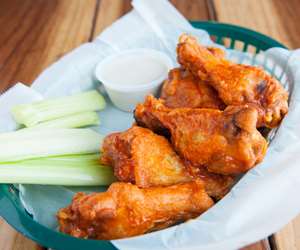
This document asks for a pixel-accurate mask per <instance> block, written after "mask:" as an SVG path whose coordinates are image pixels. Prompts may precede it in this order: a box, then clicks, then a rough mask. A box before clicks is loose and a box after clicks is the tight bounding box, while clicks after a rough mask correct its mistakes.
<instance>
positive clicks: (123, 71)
mask: <svg viewBox="0 0 300 250" xmlns="http://www.w3.org/2000/svg"><path fill="white" fill-rule="evenodd" d="M172 67H173V63H172V60H171V59H170V58H169V57H168V56H167V55H166V54H165V53H163V52H160V51H158V50H153V49H133V50H126V51H122V52H118V53H116V54H113V55H112V56H109V57H106V58H105V59H104V60H102V61H101V62H99V63H98V65H97V67H96V70H95V75H96V78H97V79H98V80H99V81H100V82H101V83H102V84H103V86H104V88H105V90H106V92H107V94H108V96H109V98H110V99H111V101H112V102H113V104H114V105H115V106H116V107H117V108H119V109H121V110H123V111H128V112H131V111H133V110H134V108H135V106H136V104H137V103H140V102H143V101H144V98H145V96H146V95H147V94H153V95H156V94H157V92H158V90H159V88H160V85H161V84H162V82H163V81H164V80H165V79H166V78H167V76H168V72H169V70H170V69H171V68H172Z"/></svg>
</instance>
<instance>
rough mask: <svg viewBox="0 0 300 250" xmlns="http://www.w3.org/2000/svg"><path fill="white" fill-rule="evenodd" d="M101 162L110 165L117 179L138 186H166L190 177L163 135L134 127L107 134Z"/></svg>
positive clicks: (185, 180) (184, 180)
mask: <svg viewBox="0 0 300 250" xmlns="http://www.w3.org/2000/svg"><path fill="white" fill-rule="evenodd" d="M101 162H102V163H103V164H106V165H110V166H113V168H114V174H115V176H116V177H117V179H118V180H119V181H123V182H132V183H135V184H136V185H137V186H139V187H151V186H168V185H172V184H176V183H180V182H187V181H190V180H191V179H192V178H191V176H190V175H189V173H188V171H187V169H186V168H185V166H184V164H183V162H182V160H181V159H180V158H179V156H178V155H177V154H176V153H175V152H174V150H173V149H172V147H171V144H170V143H169V141H168V140H167V139H166V138H164V137H163V136H160V135H156V134H154V133H153V132H152V131H151V130H149V129H146V128H141V127H138V126H133V127H132V128H130V129H128V130H127V131H125V132H121V133H114V134H111V135H109V136H107V137H106V138H105V140H104V143H103V146H102V156H101Z"/></svg>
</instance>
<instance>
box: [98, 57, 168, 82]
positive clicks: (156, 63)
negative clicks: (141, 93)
mask: <svg viewBox="0 0 300 250" xmlns="http://www.w3.org/2000/svg"><path fill="white" fill-rule="evenodd" d="M167 71H168V68H167V65H165V63H164V62H162V61H161V60H159V59H158V58H154V57H153V56H151V55H147V54H127V55H123V56H120V57H119V58H116V59H115V60H114V61H112V62H111V63H108V64H106V65H103V67H102V69H101V72H102V77H103V79H105V80H106V81H109V82H110V83H111V84H114V85H125V86H127V87H130V86H136V85H144V84H147V83H150V82H152V81H155V80H156V79H158V78H160V77H161V76H162V75H164V74H165V73H166V72H167Z"/></svg>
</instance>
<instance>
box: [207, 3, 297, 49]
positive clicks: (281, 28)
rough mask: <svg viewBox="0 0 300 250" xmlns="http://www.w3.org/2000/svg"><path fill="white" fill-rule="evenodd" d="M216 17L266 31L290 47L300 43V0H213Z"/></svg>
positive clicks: (222, 20)
mask: <svg viewBox="0 0 300 250" xmlns="http://www.w3.org/2000/svg"><path fill="white" fill-rule="evenodd" d="M212 1H213V3H214V5H215V9H216V16H217V20H218V21H221V22H227V23H232V24H237V25H241V26H245V27H248V28H251V29H254V30H257V31H260V32H262V33H264V34H267V35H269V36H271V37H273V38H275V39H277V40H279V41H280V42H282V43H284V44H285V45H287V46H288V47H290V48H297V47H299V46H300V26H299V25H298V23H299V15H300V4H299V0H286V1H282V0H264V1H261V0H243V1H240V0H212Z"/></svg>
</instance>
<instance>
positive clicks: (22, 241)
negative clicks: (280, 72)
mask: <svg viewBox="0 0 300 250" xmlns="http://www.w3.org/2000/svg"><path fill="white" fill-rule="evenodd" d="M172 2H173V3H174V4H175V6H176V7H177V8H178V9H179V10H180V11H181V13H182V14H183V15H184V16H185V17H186V18H188V19H191V20H217V21H220V22H227V23H233V24H238V25H241V26H245V27H249V28H252V29H254V30H257V31H260V32H262V33H265V34H267V35H269V36H271V37H274V38H275V39H277V40H279V41H280V42H282V43H284V44H285V45H287V46H288V47H290V48H296V47H300V25H299V16H300V3H299V0H285V1H282V0H187V1H184V0H172ZM130 9H131V6H130V1H129V0H124V1H123V0H72V1H71V0H48V1H46V0H1V1H0V31H1V34H0V93H1V91H3V90H5V89H7V88H9V87H10V86H12V85H13V84H14V83H16V82H17V81H21V82H23V83H27V84H28V85H30V84H31V83H32V82H33V80H34V79H35V78H36V77H37V76H38V74H39V73H40V72H41V71H43V70H44V69H45V68H46V67H47V66H49V65H50V64H51V63H53V62H54V61H56V60H57V59H58V58H60V57H61V56H62V55H63V54H65V53H66V52H68V51H70V50H72V49H74V48H76V47H77V46H79V45H80V44H82V43H84V42H88V41H91V40H93V38H94V37H95V36H96V35H98V34H99V33H100V32H101V31H102V30H103V29H104V28H105V27H107V26H108V25H110V24H111V23H112V22H113V21H114V20H116V19H117V18H119V17H120V16H122V15H123V14H124V13H126V12H128V11H129V10H130ZM9 249H13V250H17V249H18V250H31V249H40V247H39V246H37V245H36V244H35V243H34V242H32V241H31V240H29V239H26V238H24V237H23V236H22V235H20V234H19V233H17V232H16V231H15V230H14V229H12V228H11V227H10V226H9V225H7V224H6V223H5V222H4V221H3V220H2V219H1V218H0V250H9ZM244 249H247V250H266V249H278V250H295V249H300V216H299V217H298V218H296V219H295V220H294V221H292V222H291V223H289V224H288V225H287V226H286V227H284V228H283V229H282V230H281V231H280V232H278V233H276V234H275V235H272V236H270V237H269V238H268V239H265V240H263V241H260V242H258V243H256V244H253V245H251V246H248V247H246V248H244Z"/></svg>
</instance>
